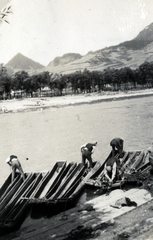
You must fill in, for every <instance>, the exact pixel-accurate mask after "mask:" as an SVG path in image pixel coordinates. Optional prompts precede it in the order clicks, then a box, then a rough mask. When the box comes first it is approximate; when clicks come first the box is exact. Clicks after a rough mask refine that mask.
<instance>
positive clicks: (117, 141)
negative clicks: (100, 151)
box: [110, 138, 124, 158]
mask: <svg viewBox="0 0 153 240" xmlns="http://www.w3.org/2000/svg"><path fill="white" fill-rule="evenodd" d="M123 143H124V140H123V139H122V138H114V139H112V140H111V142H110V146H111V147H112V155H113V156H115V150H117V151H118V153H119V157H120V158H122V157H123Z"/></svg>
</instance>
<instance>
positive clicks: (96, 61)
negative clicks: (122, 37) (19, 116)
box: [6, 23, 153, 74]
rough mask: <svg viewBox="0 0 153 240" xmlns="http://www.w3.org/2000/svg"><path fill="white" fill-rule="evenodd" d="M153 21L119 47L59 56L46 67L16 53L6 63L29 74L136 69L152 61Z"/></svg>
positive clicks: (9, 67)
mask: <svg viewBox="0 0 153 240" xmlns="http://www.w3.org/2000/svg"><path fill="white" fill-rule="evenodd" d="M152 49H153V23H151V24H150V25H149V26H147V27H145V28H144V29H143V30H142V31H141V32H140V33H139V34H138V35H137V36H136V37H135V38H134V39H132V40H130V41H125V42H123V43H120V44H118V45H116V46H110V47H106V48H103V49H100V50H97V51H89V52H88V53H87V54H86V55H84V56H81V55H80V54H78V53H66V54H64V55H63V56H61V57H56V58H55V59H54V60H53V61H50V62H49V64H48V65H47V66H46V67H44V66H43V65H41V64H39V63H37V62H34V61H33V60H31V59H29V58H27V57H25V56H23V55H22V54H20V53H19V54H17V55H16V56H15V57H14V58H13V59H11V60H10V61H9V62H8V63H7V64H6V68H7V69H10V70H11V71H12V72H16V71H19V70H21V69H22V70H25V71H27V72H28V73H29V74H34V73H38V72H42V71H49V72H52V73H63V74H67V73H72V72H75V71H82V70H84V69H85V68H87V69H88V70H90V71H94V70H95V71H96V70H97V71H102V70H104V69H106V68H108V67H110V68H118V69H119V68H123V67H130V68H131V69H135V68H137V67H139V66H140V65H141V64H142V63H144V62H145V61H148V62H151V61H153V50H152Z"/></svg>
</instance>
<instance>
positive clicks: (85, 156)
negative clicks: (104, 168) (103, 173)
mask: <svg viewBox="0 0 153 240" xmlns="http://www.w3.org/2000/svg"><path fill="white" fill-rule="evenodd" d="M81 152H82V164H83V165H85V164H86V159H87V160H88V161H89V165H90V168H92V167H93V162H92V157H91V153H90V152H89V151H87V150H84V149H83V150H82V151H81Z"/></svg>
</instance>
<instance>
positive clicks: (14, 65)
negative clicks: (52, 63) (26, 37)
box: [5, 53, 44, 74]
mask: <svg viewBox="0 0 153 240" xmlns="http://www.w3.org/2000/svg"><path fill="white" fill-rule="evenodd" d="M5 67H6V68H7V72H8V73H9V74H13V73H14V72H18V71H21V70H24V71H26V72H28V73H29V74H34V73H37V71H40V70H42V69H43V68H44V66H43V65H41V64H40V63H38V62H35V61H33V60H32V59H30V58H28V57H25V56H24V55H22V54H21V53H18V54H17V55H16V56H15V57H13V58H12V59H11V60H10V61H9V62H8V63H7V64H6V65H5Z"/></svg>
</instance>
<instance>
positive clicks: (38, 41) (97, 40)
mask: <svg viewBox="0 0 153 240" xmlns="http://www.w3.org/2000/svg"><path fill="white" fill-rule="evenodd" d="M5 6H12V10H13V14H11V15H9V16H8V17H7V20H8V21H9V23H10V24H7V23H4V22H3V23H2V24H0V63H3V64H6V63H7V62H8V61H10V60H11V59H12V58H13V57H14V56H15V55H16V54H17V53H21V54H23V55H24V56H26V57H28V58H30V59H32V60H34V61H36V62H39V63H41V64H43V65H45V66H47V65H48V64H49V62H50V61H52V60H53V59H54V58H55V57H59V56H63V54H66V53H79V54H81V55H86V54H87V53H88V52H89V51H96V50H99V49H103V48H105V47H109V46H113V45H117V44H119V43H121V42H124V41H127V40H131V39H133V38H135V37H136V36H137V35H138V33H139V32H140V31H142V30H143V29H144V28H145V27H146V26H148V25H149V24H151V23H152V22H153V0H0V10H2V9H3V8H4V7H5Z"/></svg>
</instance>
